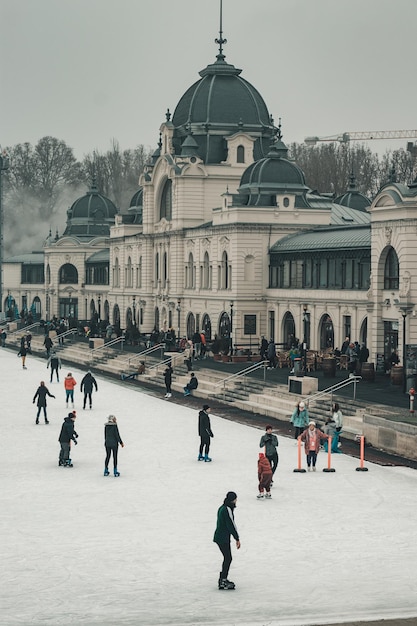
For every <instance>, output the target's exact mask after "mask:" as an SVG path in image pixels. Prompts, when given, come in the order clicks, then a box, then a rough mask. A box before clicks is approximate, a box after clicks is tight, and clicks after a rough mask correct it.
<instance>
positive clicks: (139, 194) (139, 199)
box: [129, 187, 143, 208]
mask: <svg viewBox="0 0 417 626" xmlns="http://www.w3.org/2000/svg"><path fill="white" fill-rule="evenodd" d="M129 206H130V208H133V207H142V206H143V188H142V187H139V189H138V190H137V191H136V193H135V194H134V195H133V196H132V199H131V201H130V205H129Z"/></svg>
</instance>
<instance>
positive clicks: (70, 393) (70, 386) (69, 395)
mask: <svg viewBox="0 0 417 626" xmlns="http://www.w3.org/2000/svg"><path fill="white" fill-rule="evenodd" d="M76 384H77V381H76V380H75V378H74V377H73V375H72V374H71V372H68V374H67V375H66V376H65V380H64V387H65V393H66V400H65V401H66V403H67V407H68V402H69V401H70V400H71V403H72V406H73V407H74V387H75V385H76Z"/></svg>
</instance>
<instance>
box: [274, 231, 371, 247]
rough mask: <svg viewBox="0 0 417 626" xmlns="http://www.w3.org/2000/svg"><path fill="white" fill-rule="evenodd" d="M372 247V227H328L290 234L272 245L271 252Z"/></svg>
mask: <svg viewBox="0 0 417 626" xmlns="http://www.w3.org/2000/svg"><path fill="white" fill-rule="evenodd" d="M352 248H355V249H358V248H369V249H370V248H371V227H370V226H356V227H352V228H328V229H326V230H314V231H308V232H304V233H296V234H295V235H288V237H284V239H281V240H280V241H277V242H276V243H274V245H273V246H272V247H271V249H270V252H271V253H274V252H275V253H277V252H309V251H312V250H316V251H317V250H329V249H337V250H351V249H352Z"/></svg>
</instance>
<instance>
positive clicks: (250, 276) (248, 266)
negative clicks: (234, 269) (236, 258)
mask: <svg viewBox="0 0 417 626" xmlns="http://www.w3.org/2000/svg"><path fill="white" fill-rule="evenodd" d="M244 280H245V281H246V282H247V281H251V282H253V281H254V280H255V259H254V257H253V256H252V255H251V254H248V255H247V256H245V263H244Z"/></svg>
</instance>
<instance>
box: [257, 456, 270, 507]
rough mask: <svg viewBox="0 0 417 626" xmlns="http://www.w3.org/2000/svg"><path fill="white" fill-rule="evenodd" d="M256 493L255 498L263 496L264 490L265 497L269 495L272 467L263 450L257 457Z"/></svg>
mask: <svg viewBox="0 0 417 626" xmlns="http://www.w3.org/2000/svg"><path fill="white" fill-rule="evenodd" d="M258 481H259V485H258V491H259V493H258V495H257V498H258V499H261V498H263V497H264V490H265V491H266V494H265V498H270V497H271V482H272V469H271V465H270V463H269V461H268V459H267V458H266V456H265V455H264V453H263V452H260V453H259V459H258Z"/></svg>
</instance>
